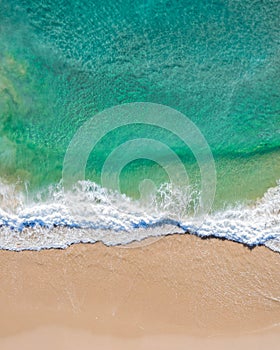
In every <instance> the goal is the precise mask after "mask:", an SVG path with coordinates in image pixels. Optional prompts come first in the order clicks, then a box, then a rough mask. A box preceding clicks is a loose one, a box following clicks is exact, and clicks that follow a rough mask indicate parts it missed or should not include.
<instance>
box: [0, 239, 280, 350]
mask: <svg viewBox="0 0 280 350" xmlns="http://www.w3.org/2000/svg"><path fill="white" fill-rule="evenodd" d="M0 261H1V264H0V266H1V267H0V269H1V290H0V306H1V313H2V317H1V327H0V329H1V340H0V348H1V349H16V348H18V346H19V345H20V344H21V348H22V349H23V348H24V347H22V345H23V346H25V347H26V349H27V348H28V349H30V348H33V347H32V346H34V349H35V348H36V347H37V345H39V344H41V345H40V346H44V343H45V345H47V347H46V348H49V347H50V346H51V345H53V346H54V347H56V346H58V347H60V348H63V349H64V348H65V349H66V348H67V349H72V348H73V349H74V348H75V347H74V346H75V345H77V344H81V348H82V349H95V348H96V349H97V348H98V349H100V348H103V349H118V348H125V349H126V348H127V349H129V348H133V349H138V348H139V349H149V348H155V346H157V347H158V348H159V349H167V348H168V349H169V348H173V349H185V348H188V346H189V348H194V349H200V348H205V346H208V348H209V347H211V346H214V347H215V348H216V349H217V348H219V347H221V349H222V348H223V349H231V348H233V346H238V347H239V348H243V346H244V349H245V348H251V347H252V346H254V344H255V345H256V346H258V348H261V349H262V348H263V349H264V348H266V347H265V346H267V345H268V344H270V346H269V347H268V348H269V349H274V348H275V349H278V346H277V344H278V345H279V340H280V330H279V329H280V328H279V327H278V324H280V275H279V262H280V260H279V254H278V253H275V252H272V251H270V250H269V249H267V248H265V247H257V248H255V249H253V250H249V249H248V248H246V247H244V246H243V245H241V244H237V243H233V242H229V241H222V240H218V239H203V240H202V239H200V238H198V237H195V236H190V235H173V236H167V237H164V238H162V239H161V240H159V241H156V242H155V243H153V244H150V245H146V246H141V245H140V246H139V247H138V248H133V249H132V248H131V249H125V248H121V247H106V246H104V245H103V244H101V243H97V244H94V245H91V244H78V245H73V246H71V247H69V248H68V249H66V250H55V249H52V250H45V251H39V252H34V251H33V252H30V251H24V252H10V251H1V252H0ZM44 339H47V344H46V342H45V341H44ZM1 343H2V345H1ZM262 346H263V347H262ZM274 346H275V347H274ZM255 348H256V347H255ZM24 349H25V348H24Z"/></svg>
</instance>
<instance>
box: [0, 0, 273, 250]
mask: <svg viewBox="0 0 280 350" xmlns="http://www.w3.org/2000/svg"><path fill="white" fill-rule="evenodd" d="M279 17H280V2H279V1H276V0H266V1H252V0H245V1H241V0H238V1H233V0H225V1H210V0H197V1H186V0H184V1H183V0H176V1H175V0H169V1H168V0H158V1H156V0H147V1H144V0H134V1H128V0H127V1H125V0H116V1H111V0H107V1H101V0H96V1H82V0H77V1H72V0H69V1H63V0H57V1H55V2H54V1H44V2H42V1H33V2H30V1H25V0H21V1H19V0H9V1H8V0H0V179H1V181H0V248H1V249H8V250H15V251H20V250H41V249H46V248H66V247H67V246H69V245H71V244H74V243H80V242H84V243H95V242H99V241H101V242H103V243H104V244H106V245H121V246H124V247H130V245H127V244H128V243H131V242H138V245H137V246H139V244H140V245H141V244H142V245H144V244H149V242H154V239H153V240H147V239H146V238H149V237H156V239H160V238H162V237H164V236H165V235H169V234H175V233H178V234H194V235H198V236H200V237H206V238H207V237H217V238H222V239H228V240H232V241H236V242H239V243H242V244H244V245H246V246H248V247H249V248H253V247H255V246H259V245H266V246H267V247H268V248H270V249H273V250H275V251H279V252H280V182H279V179H280V84H279V82H280V40H279V38H280V22H279Z"/></svg>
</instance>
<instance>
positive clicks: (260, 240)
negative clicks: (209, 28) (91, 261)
mask: <svg viewBox="0 0 280 350" xmlns="http://www.w3.org/2000/svg"><path fill="white" fill-rule="evenodd" d="M198 197H199V193H198V191H197V190H194V189H191V188H185V189H182V188H181V189H179V188H173V187H172V186H170V185H163V186H162V187H161V188H160V189H159V190H158V191H157V193H156V194H155V195H154V196H153V197H151V198H150V199H149V200H146V202H145V203H143V202H139V201H136V200H132V199H130V198H129V197H127V196H125V195H122V194H119V193H117V192H112V191H109V190H107V189H105V188H102V187H100V186H99V185H97V184H95V183H93V182H90V181H81V182H79V183H77V184H76V186H74V188H73V189H72V191H67V192H65V191H64V189H63V186H62V185H61V184H59V185H57V186H54V187H50V188H48V189H47V190H45V191H41V192H39V193H37V194H36V196H32V199H30V196H29V198H28V196H26V195H24V194H23V192H20V191H17V190H16V186H15V185H7V184H3V183H2V184H1V186H0V204H1V209H0V227H1V228H0V248H1V249H7V250H15V251H20V250H41V249H46V248H66V247H67V246H69V245H71V244H74V243H79V242H84V243H95V242H99V241H101V242H103V243H104V244H106V245H125V244H128V243H131V242H134V241H142V240H144V239H145V238H148V237H161V236H164V235H168V234H174V233H180V234H183V233H190V234H194V235H197V236H200V237H217V238H223V239H228V240H231V241H235V242H239V243H242V244H245V245H247V246H248V247H255V246H258V245H265V246H267V247H269V248H270V249H272V250H275V251H278V252H280V206H279V204H280V182H278V183H277V186H276V187H274V188H270V189H269V190H268V191H267V192H266V193H265V194H264V196H263V197H262V198H261V199H260V200H258V201H256V202H255V203H254V204H252V205H239V206H236V207H234V208H228V209H225V210H223V211H218V212H215V213H212V214H208V215H207V216H206V217H204V218H203V220H202V221H201V220H200V219H201V218H198V217H196V215H195V210H196V206H197V203H198V200H197V198H198Z"/></svg>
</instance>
